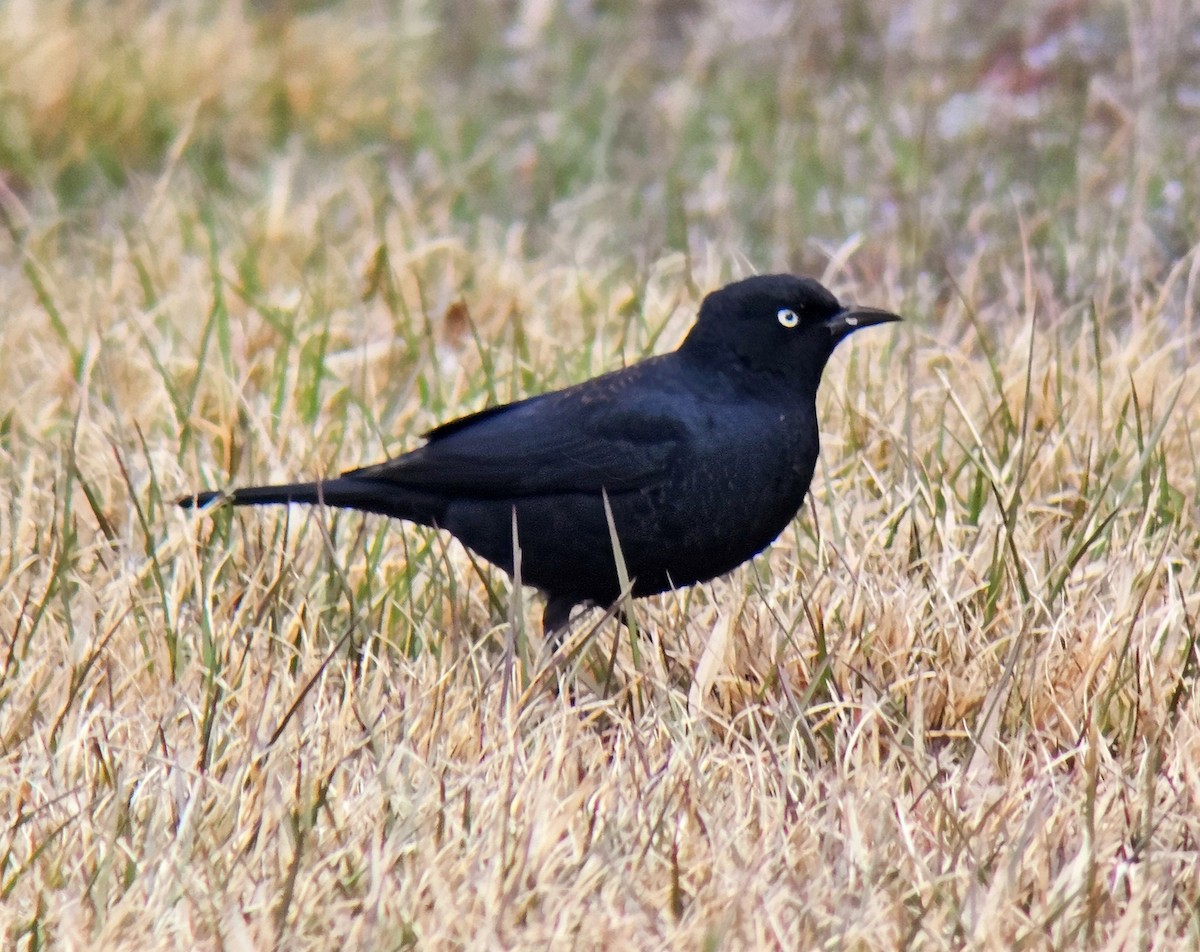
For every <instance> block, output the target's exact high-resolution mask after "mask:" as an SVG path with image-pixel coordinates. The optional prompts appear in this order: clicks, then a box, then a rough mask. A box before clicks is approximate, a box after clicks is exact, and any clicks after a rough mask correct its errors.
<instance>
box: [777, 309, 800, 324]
mask: <svg viewBox="0 0 1200 952" xmlns="http://www.w3.org/2000/svg"><path fill="white" fill-rule="evenodd" d="M775 316H776V317H778V318H779V323H780V324H782V325H783V326H784V327H789V328H790V327H795V326H796V325H797V324H799V323H800V315H799V314H797V313H796V312H795V311H793V310H792V309H791V308H790V307H781V308H780V309H779V313H778V314H776V315H775Z"/></svg>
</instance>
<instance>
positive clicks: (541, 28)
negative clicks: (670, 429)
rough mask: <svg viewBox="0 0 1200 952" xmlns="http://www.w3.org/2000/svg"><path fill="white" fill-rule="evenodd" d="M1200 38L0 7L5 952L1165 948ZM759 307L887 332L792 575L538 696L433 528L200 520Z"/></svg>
mask: <svg viewBox="0 0 1200 952" xmlns="http://www.w3.org/2000/svg"><path fill="white" fill-rule="evenodd" d="M1197 29H1200V23H1197V20H1196V14H1195V12H1194V11H1192V10H1191V8H1190V6H1189V5H1188V4H1185V3H1179V2H1172V0H1155V2H1152V3H1150V4H1145V5H1140V6H1139V5H1128V4H1117V3H1110V2H1101V3H1096V4H1090V5H1086V6H1084V5H1069V4H1068V5H1062V6H1059V7H1052V8H1046V7H1045V6H1044V5H1038V4H1030V3H1020V2H1019V3H1014V4H1008V5H1005V6H1004V7H1003V8H1002V9H1001V10H1000V11H999V12H996V11H992V10H991V9H990V8H989V9H988V10H986V11H985V10H984V9H983V8H982V7H980V8H978V9H977V8H976V7H975V6H973V5H971V4H965V3H962V4H942V5H933V6H929V5H920V4H911V5H902V4H888V3H882V2H875V0H862V2H858V3H853V4H845V5H841V6H832V7H830V8H829V9H828V10H825V11H817V10H811V11H809V10H806V11H805V12H804V14H803V16H801V15H800V14H799V13H795V12H791V11H790V10H789V9H787V8H784V7H780V8H778V9H777V8H776V7H774V6H772V5H770V4H759V3H751V2H746V3H736V4H725V5H721V6H720V7H719V8H718V7H716V6H713V7H711V8H710V7H708V6H706V5H700V4H655V5H650V4H632V3H608V4H596V5H592V6H587V5H582V4H568V5H553V4H546V5H543V4H536V3H518V4H513V5H509V6H500V5H493V4H483V3H476V2H474V0H456V2H454V3H451V4H447V5H444V6H442V7H436V6H432V5H422V4H417V3H411V4H397V5H384V4H375V3H370V2H367V0H345V2H340V3H336V2H329V3H307V4H299V5H286V4H260V5H255V4H237V3H232V2H227V0H209V2H192V3H184V4H175V5H162V4H150V3H146V2H144V0H119V2H116V3H109V4H104V15H103V16H100V15H99V14H98V13H97V11H96V10H94V9H91V5H89V4H78V3H68V2H66V0H47V2H43V3H38V4H31V3H10V4H8V5H7V6H4V7H3V8H0V78H2V80H0V90H3V93H2V94H0V170H2V174H0V221H2V222H3V225H4V227H3V229H0V299H2V300H4V302H5V311H4V316H3V319H2V320H0V353H3V354H4V355H5V375H4V378H3V380H2V381H0V473H2V474H3V477H4V479H3V485H4V486H5V487H6V490H7V491H6V493H5V494H4V500H3V505H2V506H0V778H2V782H0V818H3V819H0V930H2V934H3V936H4V942H5V945H6V947H15V948H18V949H23V950H32V949H43V948H59V947H67V948H69V947H79V946H87V947H94V948H133V947H137V948H141V949H149V948H167V947H179V946H188V947H198V948H268V947H278V948H289V949H291V948H328V947H330V946H331V945H335V944H340V945H343V946H346V947H351V948H380V949H393V948H408V947H453V948H462V947H471V948H493V947H545V946H547V945H551V946H554V947H560V946H561V947H567V946H570V947H582V948H608V947H614V946H617V945H628V946H631V947H637V948H645V947H670V948H676V947H706V948H744V947H766V948H770V947H779V948H809V947H829V948H833V947H839V948H840V947H847V948H887V949H890V948H898V947H909V946H912V947H920V948H963V947H971V948H1006V949H1007V948H1063V949H1066V948H1078V947H1091V948H1105V949H1118V948H1119V949H1127V948H1156V947H1171V948H1175V947H1184V946H1188V945H1195V944H1196V943H1197V942H1198V941H1200V921H1198V918H1197V909H1198V908H1200V883H1198V878H1197V870H1198V869H1200V863H1198V861H1197V851H1198V847H1197V840H1198V837H1200V821H1197V819H1196V817H1197V816H1200V809H1198V807H1197V802H1196V797H1197V789H1198V786H1197V784H1198V775H1197V768H1196V764H1197V763H1200V718H1198V715H1197V708H1196V706H1195V702H1194V696H1195V688H1194V685H1195V681H1196V672H1197V662H1198V660H1200V658H1198V648H1197V625H1198V624H1200V622H1198V620H1197V619H1198V616H1200V600H1198V597H1197V595H1196V592H1197V591H1198V590H1200V579H1198V577H1197V576H1198V573H1200V569H1198V568H1197V558H1196V554H1197V551H1198V549H1200V531H1198V529H1197V525H1198V520H1197V514H1198V511H1200V510H1198V507H1200V477H1198V473H1200V452H1198V450H1197V445H1196V438H1195V436H1194V434H1193V430H1194V427H1193V426H1192V421H1193V420H1194V419H1196V417H1197V414H1198V412H1200V378H1198V377H1197V375H1196V373H1195V371H1194V369H1193V367H1194V364H1195V363H1196V351H1197V347H1198V346H1200V343H1198V341H1197V336H1196V326H1195V325H1196V319H1197V302H1198V301H1200V296H1198V293H1197V281H1198V276H1200V265H1198V264H1197V261H1198V260H1200V259H1198V258H1197V254H1196V248H1197V241H1198V235H1197V230H1196V224H1195V219H1196V216H1195V214H1194V211H1195V209H1196V208H1197V207H1198V205H1200V195H1198V194H1197V189H1198V188H1200V181H1198V180H1197V178H1196V176H1195V175H1194V174H1193V170H1194V168H1195V167H1196V163H1197V161H1198V160H1200V113H1198V112H1197V109H1196V103H1197V95H1196V92H1197V90H1196V87H1195V80H1194V77H1195V75H1196V74H1195V66H1196V54H1195V50H1194V42H1193V38H1194V36H1195V33H1196V30H1197ZM776 268H786V269H789V270H794V271H800V272H804V273H810V274H814V275H816V276H818V277H821V278H822V279H824V280H825V281H827V282H828V283H830V284H831V285H832V286H833V287H834V288H835V290H836V291H837V293H838V294H839V295H841V296H843V297H844V298H846V299H850V300H858V301H861V302H863V303H869V304H876V305H879V306H886V307H890V308H893V309H895V310H898V311H900V312H902V313H903V314H905V315H906V317H907V318H908V321H907V323H905V324H904V325H901V326H900V327H899V329H898V330H897V331H895V332H892V333H887V332H876V333H872V334H863V335H860V337H859V338H856V339H855V341H854V342H853V344H852V345H849V346H847V347H846V348H844V352H840V353H839V354H838V356H837V357H836V358H835V360H834V362H833V363H832V365H831V367H830V368H829V372H828V374H827V378H826V382H825V384H824V386H823V389H822V393H821V407H820V411H821V416H822V420H823V455H822V460H821V463H820V467H819V470H818V478H817V480H816V481H815V484H814V487H813V493H812V497H811V501H810V504H808V505H806V507H805V509H804V511H803V512H802V513H801V514H800V516H799V517H798V518H797V520H796V521H795V522H794V523H793V525H792V527H791V528H790V529H789V530H788V531H787V532H785V534H784V535H783V537H782V538H781V539H780V540H779V541H778V542H777V543H776V544H775V545H774V546H772V547H771V549H769V550H768V552H767V553H765V554H764V555H763V556H761V557H760V558H759V559H757V560H756V561H755V563H754V564H752V565H750V566H746V567H743V568H741V569H739V570H738V571H736V572H734V573H732V574H731V575H730V576H728V577H726V578H723V579H719V580H717V581H714V582H712V583H710V584H708V585H704V586H701V587H698V588H695V589H691V590H687V591H682V592H678V593H674V594H671V595H666V596H662V597H659V598H656V599H651V600H646V601H642V602H638V603H637V604H636V606H635V609H634V611H635V620H636V628H637V631H638V639H637V641H636V642H631V641H630V639H629V638H627V637H626V636H625V635H624V633H623V630H622V631H621V632H618V631H617V629H616V626H615V624H614V623H613V622H612V621H611V620H607V621H606V620H604V619H602V617H601V613H599V612H594V613H592V614H591V615H588V616H587V617H586V619H585V620H584V622H583V623H582V624H577V625H576V630H575V635H576V637H575V638H574V644H573V645H572V646H571V647H572V648H574V649H577V650H576V651H575V654H574V655H572V657H571V658H570V660H569V661H567V662H566V663H565V664H564V672H563V673H562V674H561V676H560V675H559V674H558V673H556V672H554V671H551V670H548V669H547V668H546V662H547V659H546V656H545V654H544V653H543V652H542V651H541V643H540V640H539V634H538V631H537V625H536V622H535V621H534V620H535V619H536V617H537V612H538V610H539V607H540V606H539V605H538V604H537V602H536V599H535V598H534V597H533V596H531V595H530V593H528V592H527V591H525V592H523V591H522V590H520V589H517V590H515V591H514V590H513V589H512V588H511V587H510V585H509V583H508V581H507V579H506V578H505V577H504V576H503V575H502V574H500V573H498V572H495V571H493V570H491V569H489V568H488V567H487V566H484V565H482V564H479V563H478V562H477V561H476V560H473V559H472V557H471V556H470V554H469V553H467V552H466V551H465V550H463V549H462V548H461V547H459V546H458V545H457V544H456V543H453V542H452V541H450V540H449V539H448V538H447V537H446V536H443V535H440V534H437V533H433V532H428V531H425V530H421V529H418V528H413V527H410V526H400V525H395V524H388V523H386V522H385V521H384V520H381V519H376V518H363V517H359V516H355V515H351V514H344V513H343V514H336V515H335V514H331V513H323V512H318V511H303V510H299V509H296V510H278V511H260V512H245V513H232V512H227V511H226V512H219V513H216V514H214V515H213V516H211V517H209V516H203V517H196V516H189V515H185V514H183V513H181V512H179V511H177V510H176V509H175V508H174V506H173V505H172V502H171V501H172V500H173V498H175V497H176V496H177V495H178V494H180V493H182V492H185V491H187V490H190V489H193V488H197V487H200V486H224V485H229V484H233V483H238V482H248V481H265V480H270V479H278V478H284V477H292V476H301V475H315V474H320V473H324V472H328V471H331V470H334V469H337V468H340V467H348V466H353V465H356V464H360V463H366V462H370V461H373V460H376V459H378V458H380V457H381V456H383V455H384V454H387V453H392V452H397V451H399V450H401V449H403V448H405V447H409V446H413V445H415V444H416V443H417V442H418V441H419V435H420V433H421V432H422V431H423V430H425V429H427V428H429V427H430V426H432V425H434V424H436V423H437V422H439V421H441V420H444V419H447V418H449V417H451V416H454V415H457V414H460V413H463V412H467V411H469V410H473V409H477V408H480V407H483V406H485V405H487V404H489V403H492V402H495V401H499V400H507V399H510V398H513V397H517V396H522V395H526V394H529V393H533V392H537V391H539V390H541V389H545V388H548V387H551V386H557V385H561V384H565V383H568V382H571V381H576V380H580V379H583V378H585V377H587V376H589V375H591V374H594V373H598V372H600V371H602V370H605V369H608V368H611V367H615V366H619V365H621V364H622V363H627V362H630V361H633V360H635V359H637V358H639V357H641V356H643V355H645V354H647V353H652V352H660V351H662V350H665V349H668V348H670V347H672V346H674V344H675V343H676V342H677V341H678V340H679V339H680V337H681V335H682V333H683V332H684V331H685V329H686V328H687V326H688V324H689V322H690V320H691V317H692V315H693V314H694V312H695V308H696V306H697V304H698V301H699V299H700V297H701V296H702V294H703V293H704V292H705V291H706V290H707V289H710V288H712V287H715V286H717V285H719V284H721V283H722V282H724V281H726V280H728V279H730V278H732V277H735V276H738V275H740V274H743V273H746V272H747V271H749V270H760V271H765V270H770V269H776ZM559 685H563V686H569V688H570V689H569V691H566V690H562V691H560V690H556V687H557V686H559Z"/></svg>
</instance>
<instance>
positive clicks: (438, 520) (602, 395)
mask: <svg viewBox="0 0 1200 952" xmlns="http://www.w3.org/2000/svg"><path fill="white" fill-rule="evenodd" d="M899 320H901V318H900V317H899V315H896V314H893V313H891V312H890V311H886V310H883V309H880V308H876V307H867V306H861V305H857V304H842V303H840V302H839V301H838V299H837V298H836V297H835V296H834V295H833V294H832V293H831V292H830V291H829V290H827V289H826V288H825V287H824V286H822V285H821V284H820V283H819V282H818V281H816V280H814V279H812V278H806V277H798V276H795V275H791V274H764V275H755V276H752V277H748V278H744V279H742V280H739V281H735V282H733V283H730V284H727V285H725V286H724V287H722V288H720V289H718V290H715V291H713V292H711V293H709V294H708V295H707V296H705V298H704V299H703V301H702V302H701V305H700V308H699V313H698V315H697V317H696V320H695V323H694V324H693V325H692V327H691V329H690V330H689V331H688V333H687V334H686V335H685V337H684V339H683V341H682V343H680V345H679V346H678V348H677V349H676V350H674V351H671V352H669V353H665V354H660V355H657V356H651V357H647V358H645V359H642V360H640V361H638V362H636V363H633V364H631V365H629V366H627V367H624V368H622V369H618V370H614V371H611V372H609V373H605V374H602V375H600V376H598V377H593V378H591V379H589V380H586V381H584V382H582V383H578V384H575V385H573V386H568V387H566V388H564V389H560V390H553V391H549V392H546V393H542V394H540V395H536V396H531V397H528V398H526V399H522V400H516V401H514V402H512V403H505V404H502V405H497V406H491V407H488V408H486V409H483V410H480V411H478V412H475V413H471V414H469V415H467V416H463V417H460V418H458V419H454V420H451V421H450V422H448V423H443V424H442V425H441V426H438V427H436V428H434V429H432V430H430V431H429V432H427V433H425V434H424V438H425V443H424V444H423V445H421V446H419V447H417V448H415V449H412V450H410V451H409V452H406V453H403V454H401V455H399V456H395V457H393V458H391V459H387V460H385V461H384V462H381V463H377V464H375V465H370V466H364V467H362V468H359V469H352V470H349V471H347V472H344V473H343V474H342V475H340V476H337V477H334V478H327V479H321V480H317V481H313V482H297V483H288V484H284V485H269V486H247V487H242V488H238V489H233V490H230V491H219V490H218V491H211V490H209V491H203V492H195V493H192V494H190V495H187V496H184V497H182V498H181V499H179V500H178V505H180V506H181V507H183V508H185V509H189V508H201V507H207V506H209V505H210V504H212V503H215V502H227V503H232V504H233V505H235V506H255V505H264V504H287V503H304V504H310V505H323V506H329V507H336V508H344V509H354V510H360V511H362V512H367V513H377V514H381V515H384V516H389V517H392V518H394V519H400V520H406V521H408V522H413V523H418V524H420V525H423V526H430V527H433V528H436V529H441V530H444V531H446V532H448V533H450V534H451V535H452V536H454V537H456V538H457V539H458V540H459V541H460V542H462V543H463V544H464V545H465V546H467V547H468V548H469V549H471V550H472V551H474V552H475V553H477V554H478V555H480V556H482V557H483V558H484V559H485V560H487V561H489V562H491V563H493V564H494V565H496V566H499V567H500V568H501V569H503V570H504V571H505V572H506V573H508V574H509V575H510V576H511V575H513V574H514V562H515V560H514V543H515V547H516V548H517V549H519V566H520V568H519V578H520V581H521V582H522V583H523V584H526V585H531V586H533V587H534V588H536V589H538V590H539V591H540V592H541V594H542V595H543V596H544V597H545V600H546V601H545V607H544V610H543V614H542V628H543V634H544V637H546V638H547V639H548V640H549V641H550V642H551V643H557V641H558V640H559V639H560V638H561V636H562V634H563V633H564V632H565V630H567V629H568V628H569V624H570V619H571V613H572V610H573V609H574V608H575V607H576V606H580V605H583V606H597V607H601V608H608V607H610V606H613V605H615V604H616V603H617V602H618V600H619V599H622V598H624V597H625V596H626V595H627V594H631V595H632V596H633V597H635V598H640V597H644V596H649V595H655V594H659V593H662V592H665V591H668V590H674V589H680V588H685V587H687V586H690V585H694V584H697V583H701V582H706V581H708V580H710V579H713V578H716V577H718V576H721V575H724V574H726V573H727V572H729V571H730V570H732V569H733V568H735V567H736V566H738V565H741V564H742V563H743V562H746V561H747V560H749V559H751V558H753V557H754V556H756V555H757V554H758V553H760V552H761V551H762V550H763V549H765V548H766V547H767V546H768V545H770V543H771V542H773V541H774V540H775V538H776V537H777V536H779V534H780V533H781V532H782V531H783V530H784V529H785V528H786V527H787V526H788V525H789V523H790V522H791V521H792V519H793V518H795V516H796V514H797V513H798V512H799V510H800V507H801V504H802V503H803V501H804V498H805V495H806V493H807V492H808V489H809V485H810V483H811V482H812V477H813V472H814V469H815V467H816V462H817V456H818V451H819V437H818V424H817V405H816V400H817V388H818V385H819V383H820V381H821V376H822V373H823V371H824V369H825V365H826V363H827V361H828V360H829V358H830V356H831V355H832V354H833V352H834V349H835V348H836V347H837V346H838V344H840V343H841V342H842V341H844V340H845V339H846V338H847V337H849V336H850V335H851V334H854V333H856V332H857V331H860V330H862V329H863V328H865V327H871V326H874V325H879V324H885V323H889V322H893V321H899ZM610 529H614V530H615V535H616V545H614V542H613V536H612V534H611V532H610ZM618 551H619V554H620V556H621V558H622V559H623V560H624V563H625V577H626V583H625V586H624V587H623V586H622V582H621V572H620V571H619V569H618V562H617V554H618Z"/></svg>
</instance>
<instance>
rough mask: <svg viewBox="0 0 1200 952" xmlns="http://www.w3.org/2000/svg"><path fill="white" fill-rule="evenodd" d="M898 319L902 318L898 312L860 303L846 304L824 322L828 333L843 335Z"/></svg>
mask: <svg viewBox="0 0 1200 952" xmlns="http://www.w3.org/2000/svg"><path fill="white" fill-rule="evenodd" d="M899 320H903V318H901V317H900V315H899V314H893V313H892V312H891V311H885V310H883V309H882V308H878V307H866V306H865V305H861V304H848V305H846V307H844V308H842V310H840V311H839V312H838V313H837V314H834V315H833V317H831V318H829V319H828V320H827V321H826V322H825V326H826V327H828V328H829V331H830V333H832V334H836V335H837V336H839V337H844V336H845V335H847V334H853V333H854V332H855V331H858V330H862V329H863V328H864V327H872V326H873V325H875V324H890V323H891V322H892V321H899Z"/></svg>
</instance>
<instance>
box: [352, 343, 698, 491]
mask: <svg viewBox="0 0 1200 952" xmlns="http://www.w3.org/2000/svg"><path fill="white" fill-rule="evenodd" d="M634 369H635V368H631V369H629V370H626V371H619V372H617V373H615V374H610V375H608V376H607V377H602V378H599V379H597V380H592V381H588V382H587V383H586V384H582V385H580V386H578V387H573V388H569V389H567V390H561V391H558V392H555V393H548V394H543V395H542V396H538V397H532V398H530V399H528V400H522V401H519V402H517V403H512V404H507V405H505V406H501V407H492V408H490V409H487V410H483V411H480V412H479V413H475V414H472V415H470V416H466V417H463V418H461V419H458V420H453V421H451V422H450V423H447V424H444V425H443V426H440V427H438V428H437V429H435V430H431V431H430V432H429V433H428V434H427V438H428V440H429V442H428V443H427V444H426V445H425V446H422V447H420V448H419V449H416V450H413V451H412V452H410V453H406V454H405V455H403V456H399V457H397V458H395V459H391V460H388V461H387V462H384V463H380V464H378V465H375V466H368V467H365V468H363V469H358V470H353V471H351V472H349V473H346V474H345V476H347V477H349V478H353V479H367V480H379V481H383V482H389V483H393V484H395V485H397V486H402V487H405V488H409V489H414V490H424V491H431V492H438V493H441V494H449V495H456V496H463V497H470V498H519V497H522V496H533V495H542V494H558V493H580V492H583V493H598V492H600V490H601V489H605V490H607V491H608V492H609V493H614V494H615V493H619V492H628V491H636V490H639V489H646V488H649V487H651V486H653V485H654V484H656V483H657V482H659V481H660V480H661V479H662V478H663V477H664V476H665V475H666V474H667V473H668V472H669V471H670V468H671V465H672V462H673V461H674V460H676V459H677V458H678V457H679V454H680V453H681V452H682V451H683V447H684V445H685V443H686V440H687V428H686V426H685V424H684V423H683V421H682V419H681V418H680V416H679V415H678V413H677V412H676V411H674V410H673V409H672V401H671V400H670V399H669V398H667V397H666V396H665V395H664V394H662V393H661V392H660V391H658V390H657V389H656V388H653V387H650V388H647V387H646V380H645V378H644V377H642V374H640V373H636V374H635V373H634V372H633V371H634ZM636 369H637V370H640V369H641V368H640V367H638V368H636Z"/></svg>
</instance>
